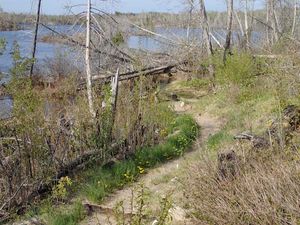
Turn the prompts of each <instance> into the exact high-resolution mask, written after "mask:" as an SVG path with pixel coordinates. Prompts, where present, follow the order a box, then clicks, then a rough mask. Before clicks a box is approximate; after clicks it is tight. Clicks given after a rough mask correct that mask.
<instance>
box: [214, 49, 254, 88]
mask: <svg viewBox="0 0 300 225" xmlns="http://www.w3.org/2000/svg"><path fill="white" fill-rule="evenodd" d="M214 63H215V65H216V79H217V82H219V83H221V84H225V83H233V84H239V85H242V86H248V85H250V84H251V83H252V82H253V80H254V79H255V76H256V75H257V74H258V73H259V70H258V68H259V67H258V64H257V62H256V61H255V60H253V56H251V55H250V54H247V53H237V52H235V53H234V54H233V55H230V56H228V58H227V61H226V64H225V65H224V64H223V62H222V60H221V58H220V56H218V55H217V56H216V57H215V58H214Z"/></svg>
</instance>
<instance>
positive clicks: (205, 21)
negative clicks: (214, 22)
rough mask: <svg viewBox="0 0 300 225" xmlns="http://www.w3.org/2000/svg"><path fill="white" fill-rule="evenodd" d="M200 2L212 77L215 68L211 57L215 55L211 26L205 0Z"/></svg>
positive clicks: (204, 39) (209, 70)
mask: <svg viewBox="0 0 300 225" xmlns="http://www.w3.org/2000/svg"><path fill="white" fill-rule="evenodd" d="M199 3H200V15H201V23H202V30H203V41H204V44H205V48H206V52H207V56H208V58H209V60H210V63H209V66H208V72H209V75H210V77H214V68H213V65H212V63H211V59H210V58H211V56H212V55H213V48H212V43H211V36H210V28H209V23H208V18H207V13H206V8H205V4H204V0H199Z"/></svg>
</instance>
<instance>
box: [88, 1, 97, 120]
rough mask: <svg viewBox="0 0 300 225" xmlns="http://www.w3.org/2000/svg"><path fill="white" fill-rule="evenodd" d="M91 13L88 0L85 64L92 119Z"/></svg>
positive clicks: (93, 111)
mask: <svg viewBox="0 0 300 225" xmlns="http://www.w3.org/2000/svg"><path fill="white" fill-rule="evenodd" d="M91 11H92V3H91V0H88V8H87V14H86V49H85V64H86V86H87V96H88V103H89V110H90V113H91V115H92V117H95V116H96V113H95V110H94V103H93V91H92V74H91V62H90V61H91V59H90V55H91V54H90V43H91Z"/></svg>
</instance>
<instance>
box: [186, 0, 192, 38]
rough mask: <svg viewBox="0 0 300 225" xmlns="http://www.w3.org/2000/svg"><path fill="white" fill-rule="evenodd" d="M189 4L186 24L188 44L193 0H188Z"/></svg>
mask: <svg viewBox="0 0 300 225" xmlns="http://www.w3.org/2000/svg"><path fill="white" fill-rule="evenodd" d="M188 1H189V2H188V4H189V7H190V8H189V18H188V25H187V30H186V38H187V42H188V44H189V43H190V30H191V23H192V15H193V9H194V0H188Z"/></svg>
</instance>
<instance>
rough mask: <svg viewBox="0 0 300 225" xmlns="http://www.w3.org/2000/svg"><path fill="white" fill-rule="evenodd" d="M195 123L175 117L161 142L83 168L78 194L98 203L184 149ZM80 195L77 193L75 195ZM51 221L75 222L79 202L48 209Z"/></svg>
mask: <svg viewBox="0 0 300 225" xmlns="http://www.w3.org/2000/svg"><path fill="white" fill-rule="evenodd" d="M198 132H199V127H198V126H197V124H196V123H195V121H194V120H193V119H192V117H190V116H187V115H183V116H179V117H177V118H176V119H175V120H174V122H173V123H172V124H170V126H169V128H168V133H169V134H170V135H169V136H168V137H167V138H166V141H165V142H164V143H161V144H159V145H156V146H152V147H143V148H141V149H139V150H137V152H136V153H135V155H134V156H133V157H132V158H130V159H128V160H124V161H122V162H119V163H117V164H115V165H114V166H113V167H112V168H110V169H107V168H99V167H98V168H97V167H95V168H91V169H89V170H88V171H86V172H84V175H85V176H86V181H85V183H84V184H83V185H82V187H80V188H79V189H80V191H79V192H80V194H79V195H80V196H82V197H81V198H87V199H88V200H90V201H92V202H95V203H101V201H103V199H104V198H105V197H106V196H107V195H108V194H110V193H112V192H113V191H115V190H117V189H120V188H122V187H123V186H124V185H126V184H128V183H131V182H134V181H136V180H137V179H138V177H140V176H141V175H142V174H144V173H145V172H146V170H147V169H148V168H152V167H154V166H157V165H159V164H161V163H164V162H166V161H168V160H171V159H175V158H177V157H179V156H181V155H182V154H184V152H185V151H187V150H188V149H189V148H190V147H191V145H192V143H193V141H194V140H195V139H196V137H197V136H198ZM79 199H80V197H79ZM47 218H51V219H50V220H49V221H48V222H49V224H51V225H63V224H64V225H75V224H78V222H79V221H81V220H82V219H83V218H84V212H83V209H82V206H81V204H80V203H75V204H73V205H72V206H71V209H70V210H62V209H57V210H53V211H52V212H50V217H49V215H48V217H47Z"/></svg>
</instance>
